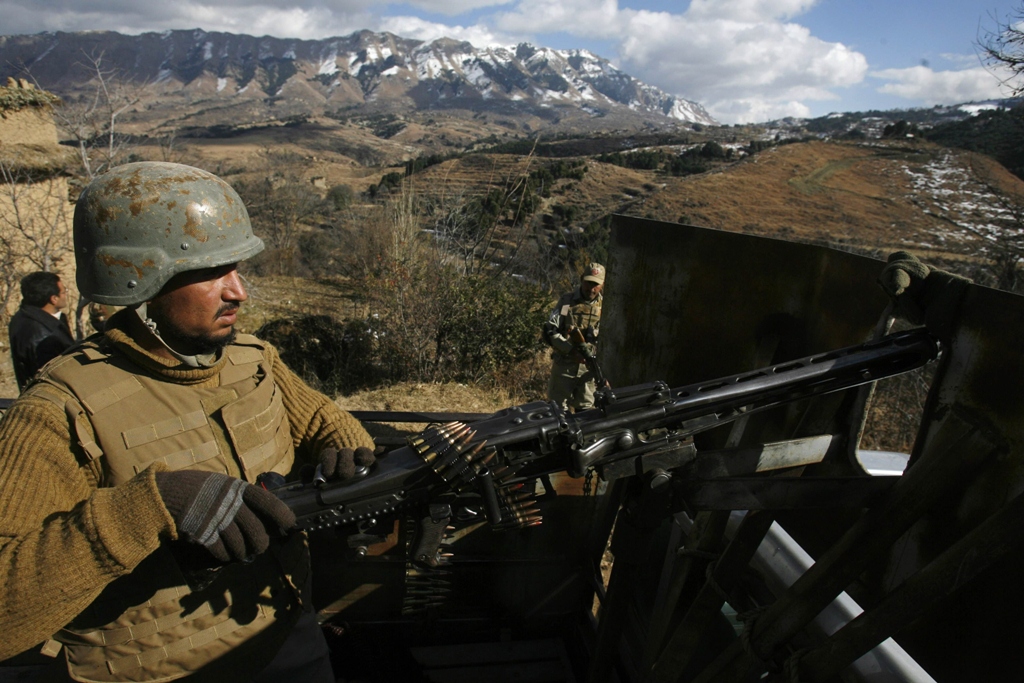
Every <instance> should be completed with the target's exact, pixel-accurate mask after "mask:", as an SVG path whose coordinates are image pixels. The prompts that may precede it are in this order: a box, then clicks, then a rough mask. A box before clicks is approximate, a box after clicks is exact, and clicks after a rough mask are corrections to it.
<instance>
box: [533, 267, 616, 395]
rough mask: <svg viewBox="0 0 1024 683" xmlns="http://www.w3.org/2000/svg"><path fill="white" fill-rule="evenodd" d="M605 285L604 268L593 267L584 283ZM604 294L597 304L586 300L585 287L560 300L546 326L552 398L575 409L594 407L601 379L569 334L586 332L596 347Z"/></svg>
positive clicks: (563, 296) (586, 335) (585, 275)
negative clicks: (574, 329)
mask: <svg viewBox="0 0 1024 683" xmlns="http://www.w3.org/2000/svg"><path fill="white" fill-rule="evenodd" d="M587 279H590V280H592V281H594V282H598V283H602V284H603V282H604V267H603V266H601V265H599V264H591V265H590V266H588V271H587V272H586V274H584V280H587ZM602 298H603V297H602V296H601V294H598V295H597V297H596V298H595V299H594V300H593V301H587V300H586V299H585V298H584V297H583V291H582V287H579V288H577V289H575V290H574V291H572V292H567V293H566V294H563V295H562V296H561V298H559V300H558V303H557V304H555V309H554V310H553V311H552V312H551V316H550V317H549V318H548V321H547V322H546V323H544V330H543V337H544V341H546V342H547V343H548V345H549V346H551V348H552V351H551V378H550V379H549V380H548V399H549V400H552V401H555V402H557V403H559V404H561V405H562V406H565V407H569V408H572V409H573V410H583V409H586V408H592V407H593V406H594V391H595V390H596V389H597V378H596V377H595V375H594V373H593V372H591V371H590V370H589V369H587V366H586V364H585V363H584V362H583V357H582V356H581V355H580V354H579V353H578V352H576V350H575V348H574V347H573V344H572V342H571V341H569V338H568V337H567V333H568V331H569V328H570V327H576V328H578V329H579V330H580V331H581V332H583V337H584V339H586V341H587V343H589V344H596V343H597V337H598V334H599V332H600V327H601V301H602Z"/></svg>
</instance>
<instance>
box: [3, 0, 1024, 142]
mask: <svg viewBox="0 0 1024 683" xmlns="http://www.w3.org/2000/svg"><path fill="white" fill-rule="evenodd" d="M1022 4H1024V0H1012V1H1011V0H928V1H926V0H887V1H885V2H882V1H880V0H690V1H689V2H687V1H682V2H668V1H667V0H559V1H558V2H552V1H550V0H507V1H506V0H409V1H408V2H404V3H386V2H380V1H379V0H378V1H374V0H176V2H173V3H169V2H166V1H165V0H162V1H160V2H157V1H155V0H0V17H2V19H0V34H6V35H10V34H18V33H37V32H39V31H47V30H54V31H55V30H64V31H75V30H88V29H106V30H116V31H121V32H124V33H141V32H144V31H162V30H165V29H189V28H202V29H205V30H207V31H229V32H233V33H248V34H253V35H265V34H266V35H273V36H278V37H291V38H326V37H330V36H338V35H347V34H349V33H351V32H353V31H356V30H360V29H364V28H365V29H371V30H376V31H379V30H387V31H391V32H393V33H397V34H399V35H402V36H406V37H409V38H418V39H422V40H432V39H435V38H439V37H442V36H448V37H453V38H458V39H462V40H468V41H469V42H471V43H473V44H474V45H477V46H479V47H482V46H485V45H488V44H497V45H511V44H515V43H518V42H522V41H527V42H531V43H534V44H536V45H542V46H547V47H554V48H558V49H574V48H584V49H588V50H591V51H592V52H594V53H596V54H598V55H600V56H602V57H605V58H607V59H609V60H611V61H612V63H614V64H615V65H616V66H618V67H619V68H621V69H623V70H625V71H626V72H628V73H630V74H632V75H633V76H636V77H637V78H640V79H642V80H644V81H646V82H648V83H650V84H652V85H655V86H658V87H660V88H661V89H663V90H665V91H667V92H670V93H672V94H675V95H679V96H682V97H684V98H686V99H691V100H695V101H697V102H700V103H701V104H703V105H704V106H705V107H706V108H707V109H708V110H709V111H710V112H711V114H712V115H713V116H715V117H716V118H718V119H719V120H720V121H722V122H724V123H739V122H747V121H765V120H769V119H773V118H779V117H782V116H821V115H824V114H828V113H830V112H833V111H863V110H866V109H895V108H909V107H928V106H932V105H935V104H955V103H960V102H967V101H976V100H983V99H988V98H994V97H1000V96H1004V95H1006V94H1008V93H1007V91H1006V90H1005V88H1001V86H1000V79H999V77H997V75H994V74H993V73H991V72H989V71H988V70H986V69H985V68H983V66H982V65H981V63H980V61H979V59H978V56H977V53H976V43H977V41H978V39H979V37H981V36H983V35H984V34H985V32H986V31H988V30H992V29H994V28H995V27H996V21H997V20H999V21H1005V20H1006V19H1007V17H1008V16H1009V14H1010V13H1011V11H1013V10H1014V9H1015V8H1020V7H1021V6H1022Z"/></svg>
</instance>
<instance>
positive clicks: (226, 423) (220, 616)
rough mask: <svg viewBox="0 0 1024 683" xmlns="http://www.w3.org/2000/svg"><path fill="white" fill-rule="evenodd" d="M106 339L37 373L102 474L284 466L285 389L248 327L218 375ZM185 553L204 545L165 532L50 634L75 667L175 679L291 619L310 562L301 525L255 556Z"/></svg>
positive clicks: (102, 677)
mask: <svg viewBox="0 0 1024 683" xmlns="http://www.w3.org/2000/svg"><path fill="white" fill-rule="evenodd" d="M107 344H109V342H106V341H105V340H103V339H101V340H100V341H99V342H85V343H84V344H83V345H82V346H81V347H79V348H78V349H76V351H75V352H74V353H72V354H70V355H68V356H65V357H63V358H61V359H59V360H58V361H57V362H56V363H54V364H51V365H50V366H49V367H48V368H47V370H46V372H45V376H44V378H43V381H44V382H47V383H49V384H51V385H53V384H55V385H57V386H58V387H61V388H62V389H63V390H64V391H63V393H66V394H67V395H69V398H68V399H67V401H66V403H65V405H64V406H62V408H64V410H65V412H66V413H67V415H68V417H69V419H70V421H71V424H72V427H73V431H74V434H73V436H72V438H77V440H78V442H79V444H80V445H81V446H82V449H83V450H84V452H85V453H86V455H87V457H88V458H90V459H93V460H95V459H96V458H102V459H103V461H102V462H101V465H102V471H103V473H104V481H103V485H107V486H116V485H118V484H121V483H123V482H125V481H127V480H129V479H131V478H132V477H134V476H135V475H136V474H138V473H139V472H141V471H142V470H144V469H146V468H147V467H148V466H149V465H151V464H152V463H154V462H157V461H160V462H163V463H164V464H166V465H167V467H168V469H170V470H179V469H196V470H203V471H212V472H223V473H226V474H231V475H235V476H238V475H239V474H240V475H241V477H242V478H244V479H246V480H247V481H249V482H254V481H255V479H256V477H257V476H258V475H259V474H261V473H263V472H268V471H275V472H279V473H281V474H288V472H289V471H290V470H291V468H292V466H293V463H294V460H295V452H294V447H293V445H292V439H291V432H290V427H289V423H288V419H287V415H286V413H285V410H284V405H283V403H282V399H281V392H280V389H279V388H278V387H277V385H276V383H275V382H274V377H273V375H272V373H271V370H270V367H269V366H268V364H267V363H266V362H265V360H264V356H263V353H262V349H263V346H262V344H261V343H260V341H259V340H257V339H256V338H255V337H251V336H249V335H240V336H239V337H238V340H237V341H236V342H235V343H234V344H232V345H230V346H228V347H226V348H225V350H224V352H225V354H226V355H227V362H226V363H225V364H224V366H223V368H222V369H221V371H220V382H219V386H195V385H188V384H179V383H175V382H171V381H167V380H164V379H161V378H159V377H157V376H155V375H151V374H149V373H147V372H145V371H142V370H141V369H140V368H139V367H138V366H136V365H134V364H133V363H131V362H130V361H129V360H128V359H126V358H125V357H124V356H123V355H121V354H119V353H111V352H110V350H109V347H108V346H107ZM211 384H212V383H211ZM47 396H48V397H49V395H48V394H47ZM50 400H56V399H54V398H51V399H50ZM175 548H176V549H175ZM183 552H185V553H192V554H194V555H196V556H197V557H198V556H202V559H206V557H205V555H202V554H203V552H205V551H203V550H202V549H200V548H197V547H190V546H187V545H186V544H184V543H164V544H163V545H161V547H160V548H159V549H158V550H157V551H156V552H155V553H153V555H151V556H150V557H149V558H147V559H146V560H145V561H144V562H143V563H142V564H140V565H139V567H137V568H136V569H135V570H134V571H133V572H132V573H131V574H129V575H128V576H125V577H122V578H119V579H117V580H115V581H113V582H111V583H110V584H109V585H108V586H107V588H106V589H105V590H104V591H103V592H102V593H101V594H100V596H99V597H98V598H97V599H96V600H95V601H94V602H93V603H92V604H91V605H90V607H89V608H87V609H86V610H85V611H84V612H82V614H80V615H78V616H77V617H76V618H75V619H74V620H73V621H72V622H71V623H70V624H69V625H68V626H66V627H65V628H64V629H62V631H61V632H60V633H58V634H57V635H56V636H55V638H56V639H57V640H59V641H60V642H62V643H63V644H64V645H65V652H66V657H67V662H68V671H69V673H70V674H71V677H72V678H74V679H75V680H78V681H104V682H105V681H169V680H174V679H176V678H180V677H182V676H185V675H188V674H190V673H193V672H195V671H197V670H198V669H200V668H201V667H203V666H204V665H206V664H207V663H209V662H212V661H214V660H216V659H218V658H220V657H222V656H223V655H225V654H226V653H228V652H229V651H231V650H233V649H234V648H236V647H238V646H239V645H240V644H241V643H244V642H246V641H248V640H250V639H251V638H253V637H255V636H257V635H259V634H260V633H261V632H264V630H265V629H267V628H268V627H270V626H273V625H275V624H277V628H276V629H271V630H270V631H266V633H268V634H269V633H275V632H276V631H278V630H281V628H282V626H283V625H288V628H290V623H291V622H293V621H294V619H295V618H297V617H298V614H299V611H300V610H299V609H298V605H299V600H300V597H299V591H300V589H301V587H302V586H303V585H304V584H305V583H306V580H307V578H308V572H309V559H308V552H307V549H306V544H305V537H304V536H303V535H301V534H292V536H291V537H289V538H288V539H287V540H286V541H282V542H281V543H278V544H275V545H272V547H271V550H270V551H268V552H266V553H263V554H261V555H259V556H257V557H256V559H255V560H254V561H253V562H252V563H233V564H228V565H223V566H220V567H219V568H217V569H215V570H207V571H204V572H201V573H199V574H187V573H186V572H190V571H192V569H191V567H194V566H195V564H194V560H195V559H196V558H195V557H193V558H191V561H187V562H186V561H183V562H182V563H181V566H179V562H178V561H177V559H176V558H177V556H180V555H181V554H182V553H183ZM197 577H198V578H197ZM190 578H191V582H190V580H189V579H190ZM200 579H202V580H200ZM211 581H212V582H211ZM190 583H191V584H192V587H190ZM285 622H286V623H287V624H285Z"/></svg>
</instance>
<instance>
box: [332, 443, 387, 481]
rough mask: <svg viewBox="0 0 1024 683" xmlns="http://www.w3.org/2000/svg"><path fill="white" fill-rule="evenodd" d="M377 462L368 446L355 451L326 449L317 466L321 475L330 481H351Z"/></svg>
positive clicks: (349, 449)
mask: <svg viewBox="0 0 1024 683" xmlns="http://www.w3.org/2000/svg"><path fill="white" fill-rule="evenodd" d="M376 461H377V458H376V456H375V455H374V454H373V451H372V450H371V449H369V448H367V447H366V446H360V447H359V448H356V449H355V450H353V449H351V448H342V449H341V450H340V451H339V450H338V449H336V448H325V449H323V450H322V451H320V457H319V458H318V459H317V464H318V465H319V466H320V473H321V474H322V475H323V477H324V478H325V479H327V480H328V481H334V480H341V481H344V480H345V479H351V478H352V477H354V476H356V474H357V473H364V472H365V471H366V470H367V469H369V467H370V465H372V464H373V463H374V462H376Z"/></svg>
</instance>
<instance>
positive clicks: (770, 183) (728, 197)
mask: <svg viewBox="0 0 1024 683" xmlns="http://www.w3.org/2000/svg"><path fill="white" fill-rule="evenodd" d="M512 160H516V161H517V162H518V163H519V164H525V163H529V164H531V165H532V167H533V168H537V167H540V166H543V165H544V164H545V163H547V162H546V160H545V159H540V158H532V159H526V158H525V157H503V156H480V155H473V156H468V157H464V158H462V159H458V160H453V161H450V162H446V163H445V164H441V165H438V166H435V167H431V168H429V169H427V170H425V171H423V172H421V173H419V174H416V175H414V176H413V177H412V179H411V180H412V182H413V185H414V186H415V187H422V188H434V189H435V190H436V189H438V188H458V189H459V191H460V192H462V193H467V192H472V188H473V187H474V186H475V187H476V189H477V191H482V188H484V187H486V186H487V185H488V184H489V183H493V182H494V179H496V178H499V179H500V178H502V177H505V176H507V175H508V174H509V173H510V172H511V171H510V169H511V163H512ZM586 165H587V169H588V170H587V172H586V175H585V176H584V177H583V179H582V180H579V181H576V180H572V181H569V180H562V181H558V182H557V183H556V184H555V186H554V189H553V192H552V196H551V197H550V198H548V199H547V200H546V201H545V203H544V205H543V210H546V211H547V212H548V214H549V217H550V213H551V211H552V209H553V208H554V207H556V206H561V207H566V206H572V207H575V209H576V210H575V212H574V216H575V221H576V223H577V224H586V223H589V222H591V221H596V220H599V219H601V218H602V217H604V216H607V215H609V214H612V213H623V214H630V215H638V216H644V217H648V218H655V219H659V220H665V221H670V222H679V223H689V224H693V225H699V226H704V227H710V228H717V229H721V230H730V231H736V232H749V233H753V234H758V235H765V236H771V237H779V238H783V239H792V240H798V241H808V242H815V243H826V244H830V245H833V246H837V247H840V248H846V249H851V250H856V251H860V252H862V253H875V254H884V253H886V252H888V251H892V250H895V249H910V250H913V251H916V252H919V253H921V254H922V255H923V256H925V257H931V258H937V259H941V260H943V261H946V260H954V261H955V260H961V259H965V258H968V257H971V258H973V257H976V256H978V252H977V244H978V237H977V236H976V234H975V233H978V232H984V231H986V230H989V229H990V226H991V225H992V224H993V223H994V222H996V221H998V219H999V217H1000V215H1001V214H1002V209H1001V207H1000V205H999V199H998V198H997V197H996V196H995V195H994V194H993V190H997V191H998V192H999V193H1000V194H1003V195H1007V196H1009V197H1016V199H1017V201H1018V202H1021V201H1022V200H1024V181H1021V180H1020V179H1018V178H1016V177H1014V176H1013V175H1011V174H1010V173H1008V172H1007V171H1006V170H1005V169H1004V168H1003V167H1001V166H1000V165H999V164H998V163H996V162H994V161H993V160H991V159H990V158H988V157H984V156H981V155H977V154H972V153H968V152H961V151H957V150H950V149H947V148H943V147H939V146H937V145H933V144H930V143H926V142H919V141H918V142H913V141H911V142H905V141H901V142H889V143H885V144H883V143H879V142H876V143H840V142H824V141H819V142H806V143H794V144H788V145H781V146H776V147H771V148H768V149H766V150H764V151H762V152H760V153H757V154H755V155H752V156H749V157H745V158H743V159H741V160H739V161H735V162H728V163H723V164H719V165H717V166H716V167H715V169H714V170H712V171H709V172H706V173H702V174H697V175H691V176H685V177H673V176H670V175H666V174H664V173H661V172H657V171H645V170H636V169H628V168H622V167H619V166H614V165H611V164H607V163H601V162H599V161H595V160H594V159H588V160H587V161H586ZM543 218H544V215H543V213H542V216H541V218H540V220H539V223H541V224H542V223H543Z"/></svg>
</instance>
